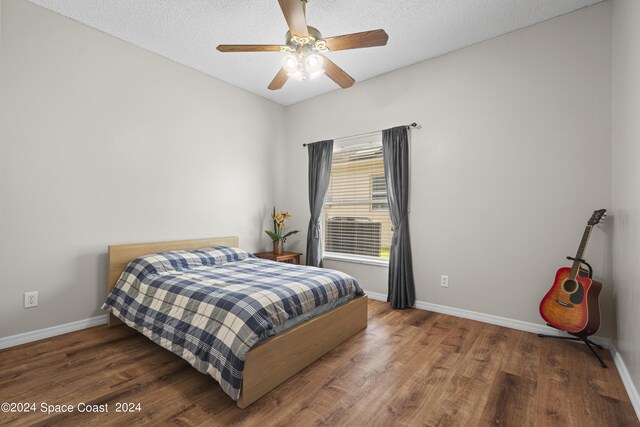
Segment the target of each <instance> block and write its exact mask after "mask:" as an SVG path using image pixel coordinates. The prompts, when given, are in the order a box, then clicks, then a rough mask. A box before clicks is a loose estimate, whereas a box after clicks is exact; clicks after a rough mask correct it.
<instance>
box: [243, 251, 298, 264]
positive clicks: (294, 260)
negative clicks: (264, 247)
mask: <svg viewBox="0 0 640 427" xmlns="http://www.w3.org/2000/svg"><path fill="white" fill-rule="evenodd" d="M254 255H255V256H257V257H258V258H264V259H270V260H271V261H278V262H286V263H288V264H298V265H299V264H300V255H302V254H301V253H299V252H282V253H281V254H280V255H276V254H274V253H273V252H256V253H255V254H254Z"/></svg>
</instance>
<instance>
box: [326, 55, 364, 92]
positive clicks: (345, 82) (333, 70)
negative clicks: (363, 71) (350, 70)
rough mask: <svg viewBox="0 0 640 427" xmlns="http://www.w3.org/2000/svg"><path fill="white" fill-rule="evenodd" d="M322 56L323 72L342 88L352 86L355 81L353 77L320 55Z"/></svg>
mask: <svg viewBox="0 0 640 427" xmlns="http://www.w3.org/2000/svg"><path fill="white" fill-rule="evenodd" d="M322 57H323V58H324V63H323V67H324V73H325V74H326V75H327V76H329V78H330V79H331V80H333V81H334V82H336V83H337V84H338V86H340V87H341V88H342V89H346V88H348V87H351V86H353V84H354V83H355V82H356V81H355V80H354V79H353V77H351V76H350V75H349V74H347V73H345V72H344V70H343V69H342V68H340V67H338V66H337V65H336V64H334V63H333V61H331V60H330V59H329V58H327V57H326V56H324V55H322Z"/></svg>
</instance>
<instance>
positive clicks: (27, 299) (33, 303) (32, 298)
mask: <svg viewBox="0 0 640 427" xmlns="http://www.w3.org/2000/svg"><path fill="white" fill-rule="evenodd" d="M37 306H38V291H33V292H25V293H24V308H31V307H37Z"/></svg>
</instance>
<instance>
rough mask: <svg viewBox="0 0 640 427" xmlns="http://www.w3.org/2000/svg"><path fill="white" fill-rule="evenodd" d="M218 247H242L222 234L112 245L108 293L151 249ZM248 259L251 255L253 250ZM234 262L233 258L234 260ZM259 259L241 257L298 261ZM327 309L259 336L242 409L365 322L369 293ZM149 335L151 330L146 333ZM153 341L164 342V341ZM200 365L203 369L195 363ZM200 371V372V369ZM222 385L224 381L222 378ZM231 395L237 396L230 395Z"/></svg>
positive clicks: (246, 372)
mask: <svg viewBox="0 0 640 427" xmlns="http://www.w3.org/2000/svg"><path fill="white" fill-rule="evenodd" d="M218 246H222V247H234V248H235V247H238V238H237V237H221V238H210V239H198V240H182V241H171V242H155V243H142V244H130V245H112V246H109V273H108V282H107V290H108V292H109V295H110V297H111V294H112V293H111V291H112V289H114V287H115V288H116V289H114V293H115V292H116V291H119V290H120V289H118V288H121V287H122V286H123V282H122V281H121V282H120V283H119V284H118V286H117V287H116V284H117V283H118V281H119V279H120V278H121V276H122V277H125V276H126V275H127V274H128V273H125V274H124V275H123V272H124V271H125V269H127V271H128V272H129V270H130V269H131V268H132V267H131V266H130V265H129V263H130V262H131V261H133V260H136V261H135V262H134V263H132V264H135V263H136V262H139V260H140V258H139V257H143V258H144V256H145V255H148V254H157V253H162V252H167V251H187V252H189V251H194V252H195V253H198V251H199V250H201V249H202V248H209V249H210V248H211V247H218ZM249 258H252V257H251V256H250V255H249ZM233 261H234V262H235V259H234V260H233ZM260 261H261V262H263V263H267V264H264V265H256V263H257V262H258V261H257V259H255V258H253V259H250V260H245V261H243V262H244V263H245V264H247V265H249V266H250V267H251V268H254V269H257V270H261V271H262V270H273V271H275V272H277V271H278V270H280V269H283V268H284V269H291V268H295V267H294V266H287V267H283V266H281V265H280V264H277V263H273V262H271V261H265V260H260ZM269 263H270V264H269ZM229 265H232V264H229ZM233 265H235V264H233ZM242 265H244V264H242ZM265 266H266V267H265ZM304 269H305V267H302V269H301V271H302V272H304V271H305V270H304ZM306 269H307V271H308V270H309V268H306ZM284 274H289V275H291V271H290V270H287V271H285V272H284ZM129 275H130V274H129ZM240 276H242V274H240V275H239V276H238V277H240ZM278 277H279V276H278ZM300 277H301V280H303V277H304V276H303V275H301V276H300ZM234 280H235V279H234ZM278 280H279V279H278ZM356 287H357V286H356ZM340 302H342V301H340ZM110 308H111V307H110ZM326 310H327V311H324V312H319V314H317V315H314V317H311V318H310V319H308V320H305V321H303V322H301V323H297V324H294V325H293V326H290V327H289V328H287V329H284V330H278V331H277V333H276V334H275V335H273V336H271V337H269V338H267V337H266V336H264V337H261V340H260V341H259V342H258V343H257V344H255V345H251V347H250V349H249V350H248V352H246V357H245V359H244V367H243V373H242V374H241V376H240V377H241V385H238V386H236V388H239V392H238V393H237V395H236V397H237V405H238V406H239V407H240V408H245V407H247V406H248V405H250V404H251V403H253V402H255V401H256V400H257V399H259V398H260V397H262V396H263V395H265V394H266V393H268V392H269V391H270V390H272V389H273V388H275V387H276V386H278V385H279V384H281V383H282V382H284V381H285V380H287V379H288V378H289V377H291V376H292V375H294V374H295V373H297V372H298V371H300V370H302V369H303V368H305V367H306V366H308V365H310V364H311V363H313V362H314V361H315V360H316V359H318V358H319V357H321V356H322V355H324V354H325V353H327V352H328V351H330V350H331V349H333V348H334V347H335V346H337V345H338V344H340V343H341V342H343V341H345V340H346V339H348V338H349V337H351V336H352V335H354V334H355V333H357V332H358V331H360V330H362V329H364V328H365V327H366V326H367V297H366V296H365V295H356V296H353V297H351V299H349V300H348V301H347V302H343V303H341V304H340V305H337V306H336V307H334V308H330V309H326ZM113 311H115V312H116V313H117V314H118V316H120V317H121V318H122V319H124V320H125V322H126V323H127V324H128V326H131V327H134V328H136V329H138V327H137V325H136V324H134V322H132V319H131V318H127V316H125V313H124V311H123V312H119V311H118V310H115V309H113ZM119 323H122V321H121V320H120V319H119V318H118V317H117V316H116V315H114V313H113V312H112V311H111V310H110V313H109V325H110V326H113V325H116V324H119ZM139 330H140V329H139ZM145 335H147V334H146V333H145ZM147 336H149V335H147ZM154 341H156V342H158V343H159V344H161V342H160V341H157V340H154ZM161 345H162V346H163V347H165V348H168V349H169V350H170V351H173V352H174V353H176V354H178V355H179V356H181V357H183V358H185V359H186V360H188V361H189V359H188V358H186V357H184V356H183V355H182V354H180V352H179V351H178V352H176V351H174V350H172V349H171V348H170V347H169V346H166V345H164V344H161ZM191 362H192V361H190V363H191ZM192 365H193V366H196V365H195V364H194V363H192ZM197 369H199V368H198V367H197ZM199 370H200V371H202V369H199ZM214 378H215V377H214ZM221 385H223V383H222V382H221ZM223 389H224V388H223ZM225 391H226V390H225ZM227 394H229V395H230V396H232V394H230V393H229V392H227ZM232 398H234V397H233V396H232Z"/></svg>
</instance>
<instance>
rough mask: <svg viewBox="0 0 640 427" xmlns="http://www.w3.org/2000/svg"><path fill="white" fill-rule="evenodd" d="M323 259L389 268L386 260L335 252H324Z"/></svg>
mask: <svg viewBox="0 0 640 427" xmlns="http://www.w3.org/2000/svg"><path fill="white" fill-rule="evenodd" d="M323 259H326V260H329V261H343V262H351V263H354V264H366V265H376V266H378V267H389V260H388V259H376V258H369V257H363V256H357V255H346V254H338V253H335V252H325V254H324V257H323Z"/></svg>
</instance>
